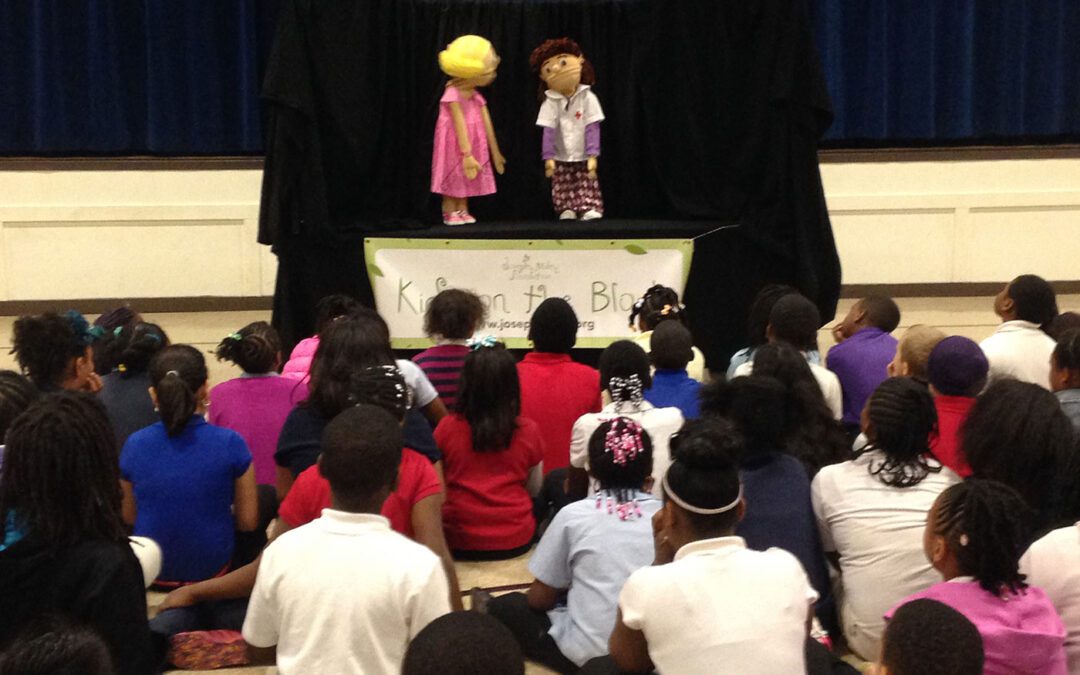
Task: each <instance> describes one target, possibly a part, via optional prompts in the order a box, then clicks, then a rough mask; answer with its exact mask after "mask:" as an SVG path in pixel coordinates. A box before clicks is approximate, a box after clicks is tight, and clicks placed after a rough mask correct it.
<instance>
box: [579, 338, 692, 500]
mask: <svg viewBox="0 0 1080 675" xmlns="http://www.w3.org/2000/svg"><path fill="white" fill-rule="evenodd" d="M649 370H650V368H649V357H648V356H646V354H645V351H644V350H643V349H642V348H641V347H639V346H638V345H637V344H635V343H633V342H631V341H629V340H619V341H617V342H612V343H611V344H610V345H608V347H607V349H605V350H604V351H603V353H601V354H600V386H601V388H602V389H603V390H604V392H605V393H606V395H607V397H608V398H610V400H611V402H610V403H608V404H607V405H606V406H604V408H603V409H602V410H601V411H600V412H598V413H589V414H586V415H582V416H581V417H580V418H578V420H577V422H575V423H574V429H573V432H572V433H571V437H570V473H569V495H570V498H571V499H581V498H583V497H585V496H586V495H587V494H591V493H592V492H595V490H596V487H597V486H596V485H595V481H592V485H590V481H589V479H588V474H587V472H588V470H589V439H590V438H592V435H593V433H594V432H595V431H596V429H597V427H599V426H600V425H601V424H603V423H604V422H607V421H610V420H611V419H613V418H615V417H620V416H622V417H627V418H629V419H631V420H633V421H634V422H637V423H638V424H639V425H641V427H642V428H643V429H644V430H645V431H646V432H647V433H648V434H649V438H650V439H651V440H652V458H653V469H652V475H653V477H655V478H657V479H658V478H659V477H660V476H662V475H664V471H667V467H668V464H670V463H671V462H670V459H669V453H668V439H669V438H671V435H672V434H674V433H675V432H676V431H678V430H679V428H680V427H681V426H682V424H683V415H682V412H681V411H680V410H679V409H678V408H657V407H655V406H653V405H652V404H651V403H649V402H648V401H646V400H645V390H646V389H648V388H649V386H650V385H651V384H652V376H651V375H650V373H649Z"/></svg>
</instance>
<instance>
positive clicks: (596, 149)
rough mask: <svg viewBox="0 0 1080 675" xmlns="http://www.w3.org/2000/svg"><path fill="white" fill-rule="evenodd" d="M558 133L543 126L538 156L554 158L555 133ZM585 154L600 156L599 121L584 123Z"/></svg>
mask: <svg viewBox="0 0 1080 675" xmlns="http://www.w3.org/2000/svg"><path fill="white" fill-rule="evenodd" d="M556 133H558V132H557V131H556V130H555V129H554V128H552V127H544V135H543V137H542V138H541V140H540V156H541V157H542V158H543V159H545V160H547V159H555V155H556V150H555V134H556ZM585 155H586V156H587V157H599V156H600V123H599V122H593V123H592V124H587V125H585Z"/></svg>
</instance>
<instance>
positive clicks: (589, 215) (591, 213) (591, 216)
mask: <svg viewBox="0 0 1080 675" xmlns="http://www.w3.org/2000/svg"><path fill="white" fill-rule="evenodd" d="M603 217H604V214H602V213H600V212H599V211H597V210H596V209H589V210H588V211H586V212H585V213H583V214H581V219H582V220H600V219H601V218H603Z"/></svg>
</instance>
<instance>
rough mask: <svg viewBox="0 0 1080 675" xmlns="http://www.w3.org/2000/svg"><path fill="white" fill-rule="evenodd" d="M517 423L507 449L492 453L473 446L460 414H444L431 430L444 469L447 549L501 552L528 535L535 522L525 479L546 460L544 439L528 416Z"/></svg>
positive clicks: (526, 539) (529, 537)
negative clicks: (479, 450) (535, 467)
mask: <svg viewBox="0 0 1080 675" xmlns="http://www.w3.org/2000/svg"><path fill="white" fill-rule="evenodd" d="M517 423H518V429H517V431H515V432H514V437H513V438H512V439H511V440H510V447H508V448H506V449H505V450H497V451H493V452H476V451H475V450H473V445H472V429H471V428H470V427H469V423H468V422H466V421H465V418H464V417H462V416H461V415H458V414H456V413H455V414H452V415H447V416H446V417H444V418H442V420H441V421H440V422H439V426H438V427H436V428H435V442H436V443H437V444H438V446H439V449H441V450H442V451H443V465H444V469H443V470H444V472H445V473H446V503H445V504H444V505H443V527H444V528H445V530H446V541H447V542H448V543H449V544H450V548H452V549H457V550H462V551H505V550H509V549H512V548H518V547H519V546H525V545H526V544H528V543H529V541H530V540H531V539H532V536H533V532H534V531H535V530H536V521H535V519H534V518H533V512H532V509H533V502H532V497H531V496H529V492H528V490H526V489H525V483H526V480H527V479H528V477H529V470H530V469H532V467H534V466H536V465H537V464H539V463H540V462H541V461H542V460H543V458H544V439H543V437H541V436H540V430H539V428H538V427H537V426H536V424H535V423H534V422H533V421H532V420H528V419H525V418H524V417H519V418H518V419H517Z"/></svg>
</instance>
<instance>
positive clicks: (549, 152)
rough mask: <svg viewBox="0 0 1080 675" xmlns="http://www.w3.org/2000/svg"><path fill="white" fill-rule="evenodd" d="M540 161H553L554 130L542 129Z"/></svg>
mask: <svg viewBox="0 0 1080 675" xmlns="http://www.w3.org/2000/svg"><path fill="white" fill-rule="evenodd" d="M540 157H541V159H545V160H547V159H555V130H554V129H552V128H551V127H544V138H543V140H541V141H540Z"/></svg>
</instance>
